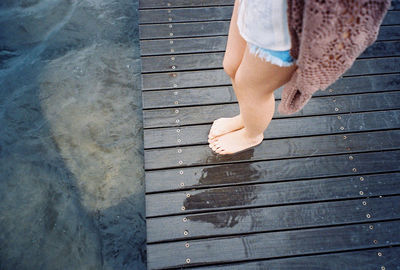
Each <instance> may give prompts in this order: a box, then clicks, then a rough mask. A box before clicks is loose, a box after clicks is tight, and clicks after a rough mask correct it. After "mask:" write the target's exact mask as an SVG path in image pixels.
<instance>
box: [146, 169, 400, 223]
mask: <svg viewBox="0 0 400 270" xmlns="http://www.w3.org/2000/svg"><path fill="white" fill-rule="evenodd" d="M398 179H400V174H399V173H387V174H376V175H368V176H367V177H364V178H363V181H360V179H359V177H356V176H346V177H339V178H322V179H313V180H302V181H285V182H278V183H265V184H249V185H235V186H229V187H217V188H208V189H200V190H199V189H198V190H187V191H176V192H164V193H155V194H148V195H147V196H146V216H147V217H156V216H164V215H172V214H174V215H175V214H185V215H187V214H190V213H197V212H206V211H215V210H218V211H222V210H224V211H226V210H229V209H238V208H251V207H261V206H264V207H265V206H274V205H286V204H293V203H306V202H318V201H327V200H337V199H354V198H358V197H364V196H378V195H395V194H400V185H399V183H398V181H399V180H398ZM360 191H363V192H364V193H363V194H362V195H361V194H359V192H360ZM188 194H189V195H188ZM188 196H190V197H188ZM399 198H400V197H398V198H397V200H399ZM182 206H184V207H185V210H182V209H181V207H182ZM399 207H400V205H399ZM399 210H400V209H399Z"/></svg>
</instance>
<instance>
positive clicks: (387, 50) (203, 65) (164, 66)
mask: <svg viewBox="0 0 400 270" xmlns="http://www.w3.org/2000/svg"><path fill="white" fill-rule="evenodd" d="M384 56H400V41H381V42H375V43H374V44H373V45H371V46H370V47H368V49H367V50H365V51H364V53H363V54H361V55H360V56H359V57H358V59H362V58H370V57H384ZM223 58H224V52H216V53H215V52H214V53H202V54H182V55H176V56H174V58H173V59H171V56H164V55H160V56H148V57H142V72H143V73H147V72H167V71H169V72H173V71H185V70H199V69H211V68H222V61H223ZM373 61H375V62H379V61H381V60H380V59H374V60H373ZM355 63H356V64H357V65H363V63H364V62H362V61H358V60H357V61H356V62H355ZM373 64H374V63H372V64H371V65H373Z"/></svg>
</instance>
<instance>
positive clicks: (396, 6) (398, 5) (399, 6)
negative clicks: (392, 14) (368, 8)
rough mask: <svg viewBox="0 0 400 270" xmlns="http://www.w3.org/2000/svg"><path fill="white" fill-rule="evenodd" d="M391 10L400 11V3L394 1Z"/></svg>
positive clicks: (397, 0)
mask: <svg viewBox="0 0 400 270" xmlns="http://www.w3.org/2000/svg"><path fill="white" fill-rule="evenodd" d="M389 10H400V1H399V0H392V2H391V5H390V7H389Z"/></svg>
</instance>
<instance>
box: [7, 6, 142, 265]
mask: <svg viewBox="0 0 400 270" xmlns="http://www.w3.org/2000/svg"><path fill="white" fill-rule="evenodd" d="M137 9H138V1H137V0H2V1H0V86H1V89H0V269H2V270H3V269H74V270H76V269H114V270H115V269H145V265H146V250H145V243H146V238H145V235H146V232H145V218H144V183H143V181H144V170H143V139H142V114H141V106H142V105H141V92H140V84H141V82H140V58H139V56H140V53H139V49H138V47H139V40H138V11H137Z"/></svg>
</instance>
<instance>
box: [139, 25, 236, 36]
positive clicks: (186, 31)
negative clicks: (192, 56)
mask: <svg viewBox="0 0 400 270" xmlns="http://www.w3.org/2000/svg"><path fill="white" fill-rule="evenodd" d="M139 31H140V39H141V40H144V39H157V38H179V37H188V36H189V37H194V36H195V37H207V36H220V35H226V34H227V33H228V31H229V21H211V22H189V23H174V24H146V25H141V26H140V27H139Z"/></svg>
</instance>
